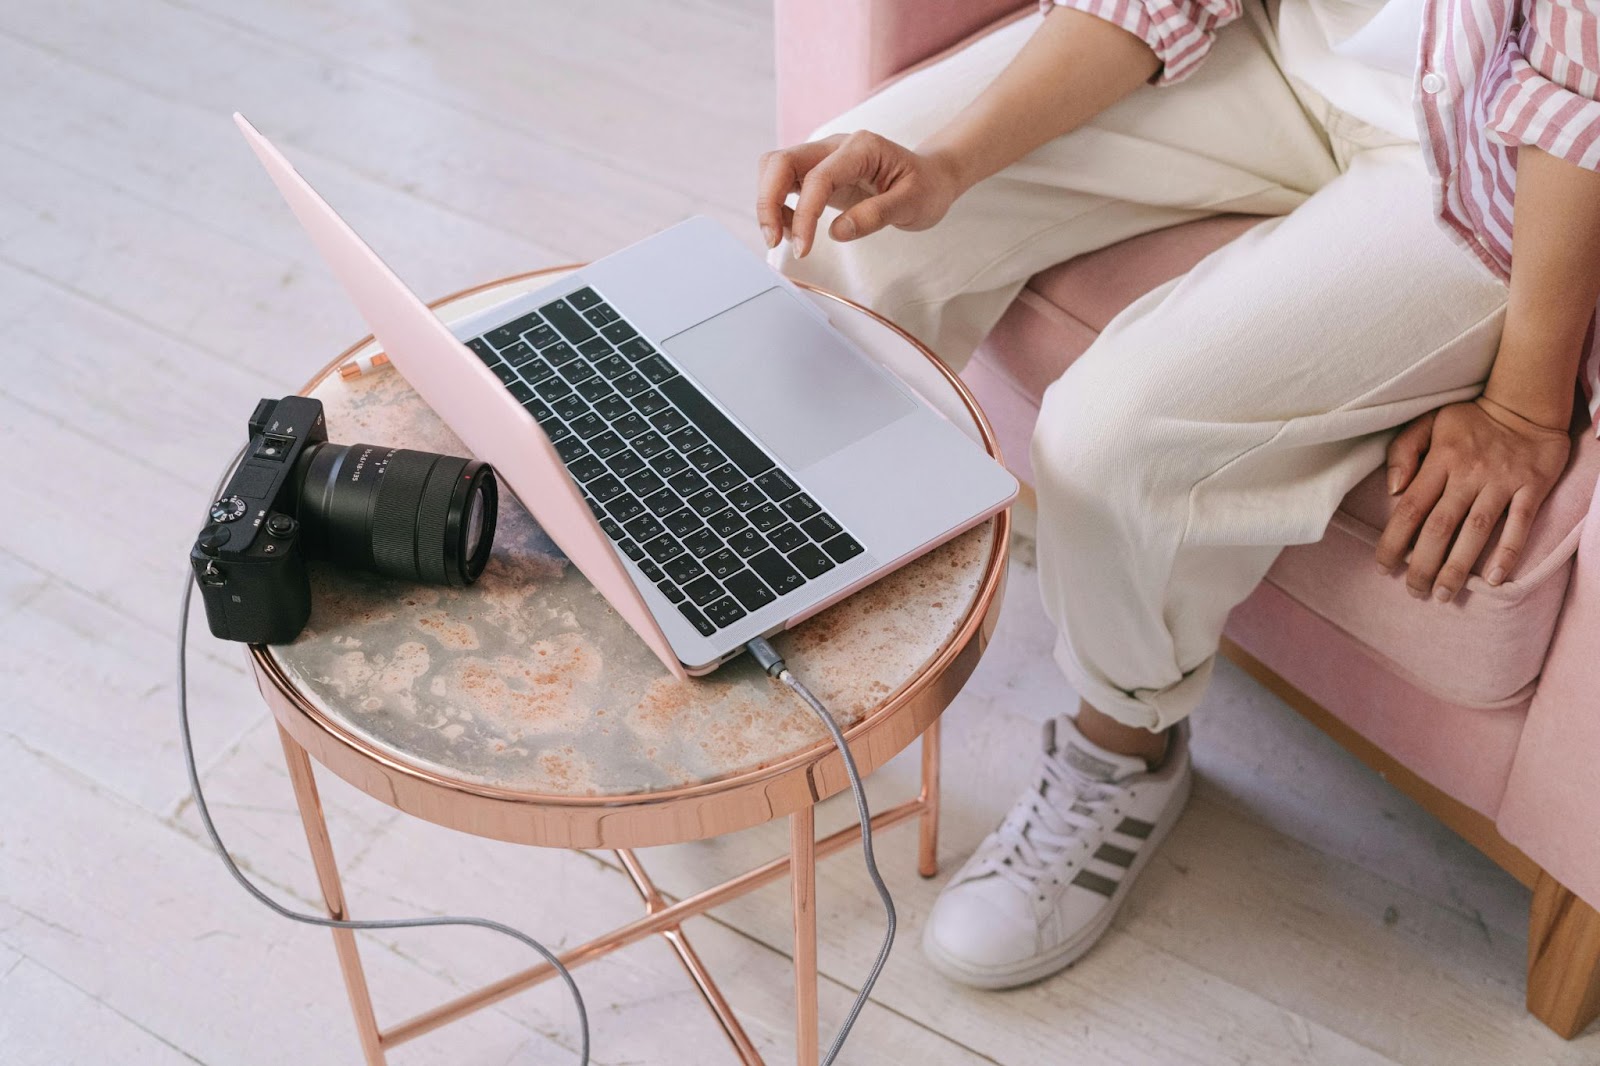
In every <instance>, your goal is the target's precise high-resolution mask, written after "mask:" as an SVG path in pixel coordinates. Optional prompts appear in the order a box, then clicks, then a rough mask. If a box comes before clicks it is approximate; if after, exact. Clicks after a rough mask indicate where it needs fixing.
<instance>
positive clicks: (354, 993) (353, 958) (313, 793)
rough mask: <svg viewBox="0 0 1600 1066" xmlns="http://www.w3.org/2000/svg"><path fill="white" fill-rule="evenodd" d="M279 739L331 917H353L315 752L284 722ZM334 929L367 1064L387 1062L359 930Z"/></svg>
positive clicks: (378, 1064)
mask: <svg viewBox="0 0 1600 1066" xmlns="http://www.w3.org/2000/svg"><path fill="white" fill-rule="evenodd" d="M278 740H279V741H280V742H282V744H283V760H284V763H285V764H286V765H287V766H288V768H289V781H290V783H291V784H292V785H293V786H294V801H295V804H296V806H298V807H299V808H300V821H301V822H302V823H303V824H304V825H305V830H306V843H307V844H308V845H309V846H310V848H311V864H312V866H314V867H315V868H316V871H317V881H318V882H319V884H320V885H321V887H322V901H323V903H324V904H325V905H326V906H327V908H328V917H330V918H339V919H343V918H345V917H347V914H346V912H345V903H344V886H343V885H341V884H340V883H339V864H338V863H337V862H336V861H335V860H334V857H333V841H332V840H331V839H329V837H328V823H327V821H326V820H325V819H324V818H323V817H322V800H321V798H320V797H319V796H318V795H317V780H316V778H315V777H314V776H313V775H312V771H311V757H310V756H309V755H307V754H306V749H304V748H302V747H301V746H300V745H299V744H298V743H296V742H295V740H294V738H292V737H290V736H289V734H288V733H286V732H284V730H283V727H282V726H279V727H278ZM330 932H332V933H333V950H334V952H335V953H336V954H338V956H339V969H340V970H342V971H343V972H344V987H345V990H346V991H347V992H348V993H349V994H350V1013H352V1014H353V1015H355V1020H356V1035H357V1036H358V1037H359V1038H360V1039H361V1054H362V1055H363V1056H364V1057H365V1058H366V1060H367V1066H384V1055H383V1044H382V1041H381V1039H380V1037H379V1035H378V1019H377V1017H376V1015H374V1014H373V1012H372V995H371V994H370V993H369V992H368V991H367V975H366V972H365V971H364V970H363V969H362V968H361V953H360V950H359V949H358V948H357V947H356V934H355V932H354V931H353V930H350V929H333V930H330Z"/></svg>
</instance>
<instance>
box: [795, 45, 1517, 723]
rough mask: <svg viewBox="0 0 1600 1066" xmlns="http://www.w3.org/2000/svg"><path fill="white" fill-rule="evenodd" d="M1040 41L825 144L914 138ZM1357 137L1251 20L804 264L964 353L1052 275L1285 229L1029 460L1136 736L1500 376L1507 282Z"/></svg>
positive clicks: (1126, 323) (1119, 323)
mask: <svg viewBox="0 0 1600 1066" xmlns="http://www.w3.org/2000/svg"><path fill="white" fill-rule="evenodd" d="M1028 32H1031V27H1030V26H1029V24H1028V22H1026V21H1025V22H1024V23H1021V24H1018V25H1017V26H1013V27H1011V28H1009V29H1008V30H1006V31H1004V32H1002V33H999V34H995V35H992V36H991V37H989V38H986V39H985V41H983V42H980V44H979V45H977V46H975V47H974V48H971V49H968V50H967V52H963V53H961V54H960V55H958V56H955V57H952V58H951V59H949V60H946V61H945V62H944V63H941V64H939V65H938V66H935V67H932V68H929V69H928V70H926V71H923V72H921V73H920V74H918V75H915V76H913V77H911V78H908V79H905V80H904V81H902V82H899V83H897V84H896V85H895V86H893V87H891V88H890V89H889V90H887V91H886V92H884V93H881V94H879V96H877V97H874V98H873V100H871V101H868V102H867V103H866V104H864V105H862V106H861V107H860V108H857V109H856V110H854V111H852V112H850V113H849V114H847V115H846V116H844V117H843V118H841V119H840V120H839V121H838V122H836V123H833V124H830V126H829V127H828V128H827V129H825V130H824V131H823V132H831V131H832V130H834V129H853V128H865V129H873V130H875V131H876V132H879V133H882V134H884V135H885V136H888V137H891V138H894V139H899V140H902V141H903V142H909V143H915V142H916V141H917V140H918V139H920V137H922V136H925V135H926V133H927V132H929V131H931V129H932V128H933V127H934V126H936V125H937V124H938V123H939V122H940V121H941V120H942V119H943V118H944V117H945V116H947V115H949V114H950V113H952V112H953V110H954V109H956V108H958V107H960V106H961V105H962V104H964V103H965V102H966V101H967V100H968V99H970V98H971V96H973V95H975V94H976V93H977V92H978V91H980V90H981V88H982V87H983V85H984V84H987V81H988V79H989V78H992V77H993V75H994V73H996V72H997V71H998V69H999V68H1000V67H1001V66H1003V65H1004V63H1005V62H1006V61H1007V60H1008V59H1009V57H1010V56H1011V55H1012V54H1014V53H1015V50H1016V48H1017V47H1020V44H1021V41H1022V40H1025V39H1026V33H1028ZM980 50H982V54H981V55H971V56H969V55H968V54H967V53H968V52H980ZM946 68H949V69H946ZM1313 106H1315V103H1314V102H1313ZM1341 121H1342V120H1341V117H1340V116H1329V115H1327V114H1319V115H1318V116H1317V120H1313V118H1312V117H1311V116H1310V115H1308V114H1307V112H1306V110H1305V109H1304V108H1303V107H1302V105H1301V103H1300V101H1299V99H1298V98H1297V97H1296V96H1295V94H1294V92H1293V90H1291V89H1290V88H1289V86H1288V85H1287V83H1286V82H1285V81H1284V79H1283V77H1282V75H1281V74H1280V73H1279V72H1278V70H1277V67H1276V64H1275V63H1274V61H1273V59H1272V55H1271V45H1270V41H1269V40H1268V39H1267V38H1266V37H1265V36H1264V35H1263V34H1262V32H1261V30H1260V28H1259V24H1258V25H1254V26H1248V27H1243V26H1241V27H1234V28H1232V29H1231V30H1225V31H1224V32H1223V33H1222V34H1221V35H1220V37H1219V41H1218V47H1217V49H1216V51H1215V52H1214V53H1213V55H1212V57H1211V60H1210V61H1209V62H1208V63H1207V64H1206V65H1205V67H1204V68H1202V70H1201V71H1200V72H1199V73H1198V74H1197V75H1196V77H1195V78H1193V79H1191V80H1190V81H1187V82H1184V83H1183V84H1181V85H1179V86H1174V87H1171V88H1166V89H1160V90H1155V89H1144V90H1140V91H1139V92H1136V93H1135V94H1133V96H1131V97H1129V98H1128V100H1126V101H1124V102H1123V103H1122V104H1119V105H1118V106H1117V107H1116V108H1113V109H1111V110H1110V111H1108V112H1107V113H1106V114H1105V115H1103V116H1102V117H1101V120H1099V121H1097V122H1096V123H1095V125H1094V126H1092V127H1088V128H1085V129H1081V130H1078V131H1075V132H1074V133H1072V134H1069V135H1068V136H1066V137H1063V138H1060V139H1058V140H1057V141H1055V142H1052V143H1051V144H1049V145H1046V146H1045V147H1044V148H1041V149H1040V150H1039V151H1038V152H1035V153H1034V154H1033V155H1031V156H1029V157H1028V158H1026V159H1024V160H1022V161H1021V162H1019V163H1017V164H1015V165H1014V166H1013V167H1011V168H1008V170H1006V171H1005V172H1003V173H1002V174H1000V175H997V176H996V177H995V178H993V179H991V180H990V181H987V182H984V183H982V184H981V185H979V186H978V187H977V188H975V189H973V190H972V191H971V192H970V193H969V194H968V196H967V197H965V198H963V200H962V201H960V202H958V204H957V205H956V208H955V209H954V210H953V211H952V212H951V214H950V216H949V217H948V218H947V219H946V220H945V221H944V222H943V223H941V224H940V225H939V226H936V227H934V228H933V229H932V230H928V231H926V232H924V233H919V234H905V233H900V232H898V231H890V232H888V233H884V234H878V235H875V236H873V237H871V238H868V239H866V240H863V241H860V242H855V243H852V244H847V245H842V246H841V245H835V244H833V243H832V242H831V241H826V240H823V241H819V242H818V245H817V249H816V250H815V251H814V252H813V254H812V255H811V256H808V257H807V259H805V260H803V261H801V262H799V263H792V262H789V263H785V264H784V265H785V268H786V269H788V270H789V271H790V272H791V273H793V274H794V275H796V276H798V277H801V278H804V279H806V280H813V281H816V282H817V283H819V284H822V285H825V286H828V287H831V288H835V289H836V290H838V291H842V292H844V293H845V294H846V295H850V296H853V297H854V298H857V299H860V300H862V301H863V302H865V303H867V304H869V306H873V307H874V308H875V309H877V310H879V311H882V312H883V313H885V314H886V315H888V316H889V317H891V318H894V319H895V320H896V321H898V322H900V323H901V324H902V325H904V326H905V327H906V328H908V329H910V330H911V331H912V332H913V333H915V334H917V335H918V336H920V337H922V338H923V339H924V340H926V341H927V342H928V343H929V344H930V345H931V346H932V347H933V348H934V349H935V350H936V351H937V352H939V354H940V355H941V356H942V357H944V358H946V359H948V360H949V361H951V362H952V363H954V364H956V365H960V363H961V362H963V361H964V360H965V359H966V357H967V356H968V355H969V354H970V352H971V350H972V348H973V347H975V346H976V344H977V343H978V341H979V340H980V339H981V338H982V337H983V336H984V334H986V333H987V331H988V330H989V328H990V327H992V325H993V324H994V322H995V321H996V320H997V319H998V317H999V315H1000V314H1001V313H1003V311H1004V309H1005V307H1006V306H1007V305H1008V304H1009V303H1010V301H1011V300H1012V299H1013V298H1014V296H1015V295H1016V293H1017V291H1018V289H1019V288H1020V287H1021V285H1022V284H1023V283H1024V282H1025V281H1026V279H1027V278H1028V277H1029V276H1031V275H1032V274H1033V273H1035V272H1037V271H1038V270H1041V269H1043V268H1044V267H1046V266H1049V265H1051V264H1053V263H1056V262H1059V261H1061V260H1063V259H1066V258H1068V257H1070V256H1072V255H1075V254H1078V253H1080V252H1082V251H1087V250H1090V249H1093V248H1096V247H1100V246H1103V245H1104V244H1107V243H1110V242H1112V241H1116V240H1120V239H1122V238H1124V237H1127V236H1130V235H1132V234H1135V233H1139V232H1144V231H1147V230H1150V229H1154V228H1158V227H1160V226H1165V225H1170V224H1172V223H1174V222H1178V221H1182V220H1184V219H1187V218H1194V217H1199V216H1201V215H1204V214H1210V213H1215V212H1217V211H1223V210H1230V211H1250V212H1255V213H1260V214H1270V215H1280V216H1284V217H1279V218H1275V219H1273V220H1271V221H1269V222H1266V223H1264V224H1263V225H1261V226H1259V227H1257V228H1256V229H1255V230H1254V231H1252V232H1251V233H1249V234H1247V235H1246V236H1245V237H1243V238H1241V239H1240V240H1238V241H1235V242H1234V243H1233V244H1231V245H1229V246H1228V247H1226V248H1224V249H1222V250H1220V251H1218V252H1217V253H1215V254H1213V255H1212V256H1210V257H1208V258H1207V259H1206V260H1204V261H1203V262H1202V263H1201V264H1200V265H1199V266H1197V267H1196V268H1195V269H1194V270H1193V271H1191V272H1190V273H1189V274H1188V275H1187V276H1185V277H1183V278H1181V279H1178V280H1176V281H1174V282H1172V283H1170V284H1168V285H1165V286H1163V287H1161V288H1160V289H1158V290H1157V291H1155V292H1152V293H1150V294H1148V295H1147V296H1145V297H1144V298H1143V299H1141V300H1139V301H1137V302H1136V303H1135V304H1133V305H1132V306H1131V307H1129V308H1128V309H1127V310H1125V311H1124V312H1123V313H1122V314H1121V315H1119V316H1118V317H1117V319H1116V320H1114V321H1113V322H1112V323H1111V324H1110V325H1109V326H1108V327H1107V328H1106V330H1105V332H1104V333H1103V334H1102V336H1101V337H1100V339H1099V340H1098V341H1097V342H1096V343H1095V344H1094V345H1093V346H1092V347H1091V348H1090V349H1089V351H1088V352H1086V353H1085V354H1084V355H1083V356H1082V357H1081V358H1080V359H1079V360H1078V361H1077V362H1076V363H1075V364H1074V365H1073V367H1072V369H1071V370H1069V371H1068V372H1067V373H1066V374H1065V375H1064V376H1063V377H1062V378H1061V380H1059V381H1057V382H1056V383H1055V384H1054V385H1053V386H1051V388H1050V390H1049V391H1048V392H1047V393H1046V396H1045V400H1044V405H1043V409H1042V411H1041V413H1040V419H1039V426H1038V429H1037V431H1036V433H1035V437H1034V444H1033V463H1034V470H1035V471H1036V475H1037V481H1038V484H1037V486H1036V488H1037V490H1038V497H1039V534H1038V536H1039V571H1040V583H1041V588H1042V591H1043V597H1044V603H1045V607H1046V610H1047V611H1048V613H1049V614H1050V617H1051V619H1052V620H1053V621H1054V622H1055V624H1056V626H1057V628H1058V632H1059V640H1058V644H1057V659H1058V661H1059V662H1060V664H1061V667H1062V669H1063V670H1064V671H1065V672H1066V674H1067V676H1068V678H1069V680H1071V682H1072V683H1073V685H1074V687H1075V688H1076V689H1077V690H1078V692H1079V693H1080V694H1081V695H1082V696H1083V697H1084V698H1085V699H1087V700H1088V701H1089V702H1090V703H1091V704H1092V705H1094V706H1095V707H1097V708H1098V709H1100V710H1102V711H1104V712H1106V713H1107V714H1110V715H1113V716H1115V717H1117V718H1118V719H1120V720H1122V721H1124V722H1127V723H1128V724H1131V725H1139V726H1144V727H1148V728H1151V729H1157V728H1162V727H1165V726H1167V725H1169V724H1171V723H1172V722H1174V721H1176V720H1178V719H1179V718H1181V717H1183V716H1184V715H1186V714H1187V713H1188V712H1189V711H1190V710H1192V709H1193V707H1194V706H1195V704H1196V703H1197V702H1198V701H1199V699H1200V697H1201V695H1202V693H1203V691H1204V688H1205V684H1206V681H1207V680H1208V678H1209V676H1210V673H1211V666H1212V663H1213V661H1214V658H1215V655H1216V650H1217V645H1218V642H1219V640H1220V636H1221V632H1222V627H1223V624H1224V622H1225V621H1226V619H1227V615H1228V612H1229V611H1230V610H1231V609H1232V608H1233V607H1234V606H1235V605H1236V604H1237V603H1239V602H1240V601H1241V600H1243V599H1244V598H1245V597H1246V596H1248V595H1249V593H1250V591H1251V590H1252V589H1253V588H1254V587H1255V585H1256V584H1257V583H1258V582H1259V581H1260V579H1261V577H1262V576H1263V575H1264V574H1265V573H1266V570H1267V568H1268V567H1269V566H1270V565H1271V563H1272V561H1273V559H1274V558H1276V556H1277V553H1278V552H1279V551H1280V550H1281V549H1282V548H1283V547H1284V546H1286V545H1290V544H1298V543H1305V542H1310V541H1315V540H1317V539H1319V538H1320V537H1321V536H1322V533H1323V530H1324V529H1325V527H1326V525H1327V522H1328V519H1329V518H1330V517H1331V516H1332V514H1333V512H1334V510H1335V508H1336V507H1337V506H1338V503H1339V500H1340V499H1341V498H1342V497H1343V496H1344V494H1345V493H1346V492H1348V491H1349V489H1350V488H1351V487H1352V486H1353V485H1354V484H1355V483H1356V482H1357V481H1358V480H1360V479H1361V478H1362V477H1363V476H1365V474H1366V473H1367V472H1369V471H1371V470H1372V469H1373V468H1374V467H1376V466H1377V465H1379V464H1380V463H1381V461H1382V458H1383V452H1384V448H1385V446H1386V444H1387V442H1388V440H1389V437H1390V436H1391V433H1392V431H1393V429H1394V428H1395V427H1397V426H1399V425H1401V424H1403V423H1404V422H1405V421H1407V420H1409V419H1410V418H1412V417H1414V416H1416V415H1418V414H1420V413H1422V412H1424V411H1427V410H1430V409H1432V408H1434V407H1438V406H1440V405H1442V404H1445V403H1450V402H1454V401H1457V400H1461V399H1466V398H1468V397H1470V396H1472V395H1474V394H1475V393H1476V391H1477V390H1478V389H1479V388H1480V386H1481V383H1482V381H1483V379H1484V378H1485V377H1486V375H1487V373H1488V368H1489V366H1490V363H1491V362H1492V360H1493V357H1494V353H1495V350H1496V346H1497V344H1498V339H1499V330H1500V321H1501V317H1502V313H1503V308H1504V303H1505V296H1506V293H1505V288H1504V286H1503V285H1502V284H1500V283H1499V282H1498V281H1496V280H1495V279H1494V278H1493V277H1492V276H1491V275H1490V274H1489V273H1488V272H1487V271H1486V270H1484V269H1483V268H1482V267H1481V266H1479V265H1478V263H1477V262H1476V261H1475V260H1473V259H1472V258H1471V257H1470V256H1468V255H1467V254H1466V253H1465V252H1463V251H1461V250H1459V249H1458V248H1457V247H1455V246H1454V245H1453V244H1452V243H1451V242H1450V241H1449V239H1448V238H1447V237H1446V236H1445V234H1444V233H1443V232H1442V231H1441V230H1440V229H1439V227H1438V224H1437V222H1436V221H1435V219H1434V216H1433V210H1432V204H1431V195H1430V189H1429V182H1428V178H1427V174H1426V172H1425V170H1424V167H1423V163H1422V159H1421V153H1420V152H1419V151H1418V150H1417V148H1416V147H1415V146H1414V145H1402V146H1395V147H1384V148H1377V149H1372V150H1366V151H1352V150H1351V148H1350V143H1349V140H1348V139H1347V138H1343V137H1341V136H1340V134H1339V130H1338V127H1339V126H1340V124H1341ZM1328 126H1331V127H1333V128H1334V137H1333V142H1334V143H1333V148H1330V147H1329V140H1328V134H1327V130H1326V128H1325V127H1328ZM1335 155H1337V158H1338V159H1339V161H1340V162H1345V161H1348V164H1349V167H1348V170H1347V171H1346V172H1345V173H1343V174H1340V173H1339V167H1338V166H1337V165H1336V164H1335V161H1334V160H1335Z"/></svg>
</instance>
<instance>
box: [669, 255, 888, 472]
mask: <svg viewBox="0 0 1600 1066" xmlns="http://www.w3.org/2000/svg"><path fill="white" fill-rule="evenodd" d="M662 347H664V348H665V349H666V350H667V354H668V355H670V356H672V358H673V359H675V360H676V361H677V362H678V364H679V365H680V366H682V367H683V369H685V370H687V371H688V372H689V373H690V374H692V375H694V377H695V378H696V379H698V380H699V382H700V383H701V385H702V386H704V387H705V389H706V390H707V391H708V392H710V393H711V394H712V395H713V396H714V397H715V398H716V399H718V400H719V401H721V402H722V404H723V406H724V407H726V408H727V409H728V411H729V412H731V413H732V414H733V416H734V417H735V418H737V419H738V420H739V421H740V422H743V423H744V425H745V427H746V428H747V429H749V430H750V432H751V433H752V434H754V435H755V436H756V437H757V438H759V439H760V440H761V441H762V443H764V444H766V446H767V447H768V448H770V449H772V451H773V452H774V453H775V454H776V455H777V457H778V458H779V459H780V460H781V461H782V462H783V463H784V465H786V466H788V467H789V469H791V470H800V469H803V468H805V467H807V466H810V465H811V464H812V463H814V462H816V461H818V460H819V459H825V458H827V457H828V456H830V455H832V454H833V453H834V452H837V451H839V450H840V449H841V448H845V447H848V446H849V445H851V444H854V443H855V442H856V441H858V440H860V439H861V438H863V437H865V436H867V434H869V433H871V432H873V431H874V430H877V429H879V428H881V427H883V426H886V425H888V424H889V423H891V422H894V421H896V420H897V419H900V418H902V417H904V416H905V415H907V414H909V413H910V412H911V411H913V410H915V405H914V403H913V401H912V400H911V399H910V398H909V397H908V396H906V394H905V393H904V392H902V391H901V390H900V388H899V387H898V386H897V385H895V384H894V383H893V382H892V381H890V380H889V379H888V378H887V376H886V374H887V372H886V371H882V370H879V369H878V368H877V367H874V366H871V365H869V364H868V363H867V362H866V361H865V360H864V359H863V358H862V357H861V356H859V355H857V354H856V353H855V352H854V351H852V350H851V349H850V348H848V347H847V346H846V345H845V344H844V343H843V342H842V341H840V340H839V338H838V337H836V336H835V335H834V334H833V333H832V332H831V331H829V330H828V329H827V328H826V327H825V326H823V325H822V323H820V322H818V321H817V319H816V318H815V317H814V316H813V315H811V314H810V313H809V312H807V311H806V309H805V308H803V307H801V306H799V304H797V303H796V302H795V297H794V296H793V295H792V294H791V293H790V292H789V291H788V290H787V289H784V288H782V287H780V286H776V285H775V286H773V287H772V288H770V289H768V290H767V291H766V292H763V293H761V294H760V295H759V296H753V297H751V298H750V299H748V300H746V301H744V302H743V303H741V304H737V305H735V306H734V307H731V308H729V309H728V310H726V311H724V312H722V313H721V314H720V315H717V316H716V317H715V318H708V319H706V321H704V322H702V323H700V324H699V325H698V326H691V327H690V328H688V329H686V330H684V331H683V332H682V333H679V334H676V335H675V336H673V337H671V338H668V339H667V340H666V341H665V342H664V343H663V345H662Z"/></svg>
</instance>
